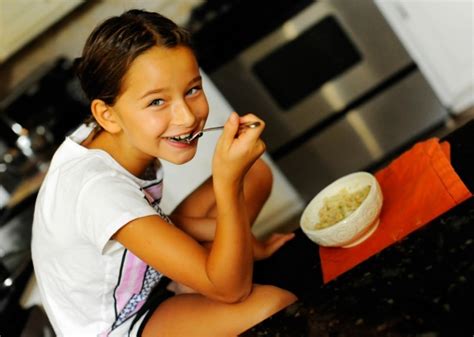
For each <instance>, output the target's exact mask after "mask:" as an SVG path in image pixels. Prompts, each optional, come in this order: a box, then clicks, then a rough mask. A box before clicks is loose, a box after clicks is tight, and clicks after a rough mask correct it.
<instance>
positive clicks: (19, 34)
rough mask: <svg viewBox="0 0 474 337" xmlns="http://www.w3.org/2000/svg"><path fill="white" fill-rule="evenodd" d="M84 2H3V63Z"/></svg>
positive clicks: (0, 5) (0, 11) (0, 6)
mask: <svg viewBox="0 0 474 337" xmlns="http://www.w3.org/2000/svg"><path fill="white" fill-rule="evenodd" d="M83 2H84V0H34V1H32V0H0V62H3V61H5V60H6V59H7V58H8V57H9V56H11V55H12V54H14V53H15V52H16V51H18V50H19V49H20V48H21V47H23V46H24V45H25V44H26V43H28V42H30V41H31V40H32V39H33V38H35V37H36V36H38V35H39V34H40V33H42V32H43V31H44V30H46V29H47V28H48V27H50V26H51V25H52V24H53V23H55V22H56V21H58V20H59V19H60V18H62V17H63V16H65V15H66V14H67V13H69V12H70V11H71V10H72V9H74V8H76V7H77V6H78V5H79V4H81V3H83Z"/></svg>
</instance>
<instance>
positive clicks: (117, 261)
mask: <svg viewBox="0 0 474 337" xmlns="http://www.w3.org/2000/svg"><path fill="white" fill-rule="evenodd" d="M90 131H91V129H90V128H88V127H86V126H84V125H83V126H81V127H80V128H79V129H78V130H76V131H75V132H74V134H72V135H71V136H70V137H67V138H66V139H65V141H64V142H63V143H62V144H61V146H60V147H59V148H58V150H57V151H56V153H55V154H54V156H53V158H52V161H51V164H50V167H49V170H48V173H47V175H46V178H45V180H44V182H43V184H42V187H41V189H40V191H39V193H38V197H37V200H36V206H35V214H34V220H33V238H32V258H33V265H34V270H35V275H36V279H37V282H38V286H39V290H40V294H41V299H42V302H43V305H44V308H45V310H46V313H47V315H48V317H49V319H50V321H51V323H52V325H53V327H54V330H55V332H56V334H57V335H58V336H66V337H73V336H78V337H79V336H80V337H87V336H128V335H129V334H130V335H134V333H130V332H129V329H130V325H131V322H132V321H133V319H134V318H135V316H136V315H135V313H136V312H137V310H138V309H140V308H141V307H142V306H143V304H144V302H145V300H146V298H147V297H148V295H149V293H150V291H151V289H152V288H153V287H154V286H156V285H157V284H158V282H159V281H160V279H161V278H162V274H161V273H159V272H158V271H156V270H154V269H153V268H152V267H150V266H148V265H147V264H145V263H144V262H143V261H141V260H140V259H138V258H137V257H136V256H134V255H133V254H132V253H131V252H130V251H128V250H127V249H126V248H125V247H124V246H122V245H121V244H120V243H119V242H117V241H115V240H113V239H111V237H112V236H113V234H114V233H115V232H116V231H117V230H118V229H120V228H121V227H122V226H124V225H125V224H127V223H128V222H130V221H131V220H133V219H136V218H139V217H144V216H148V215H156V214H159V215H161V216H162V217H163V218H165V219H166V220H167V221H169V220H168V219H167V217H166V216H165V215H164V214H162V212H161V210H160V209H159V207H158V203H159V200H160V198H161V191H162V174H161V170H160V169H156V170H154V171H153V173H154V176H155V177H154V179H152V180H142V179H139V178H137V177H135V176H133V175H132V174H131V173H129V172H128V171H127V170H125V169H124V168H123V167H122V166H120V165H119V164H118V163H117V162H116V161H115V160H114V159H113V158H112V157H111V156H110V155H108V154H107V153H106V152H104V151H101V150H94V149H92V150H90V149H87V148H85V147H83V146H81V145H80V143H81V142H82V141H83V140H84V139H85V138H86V137H87V135H88V134H89V133H90ZM138 325H139V324H136V325H135V326H138ZM134 330H136V329H135V328H134Z"/></svg>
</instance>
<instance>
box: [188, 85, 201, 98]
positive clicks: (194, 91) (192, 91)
mask: <svg viewBox="0 0 474 337" xmlns="http://www.w3.org/2000/svg"><path fill="white" fill-rule="evenodd" d="M199 91H201V87H200V86H196V87H193V88H191V89H190V90H189V91H188V96H192V95H194V94H196V93H197V92H199Z"/></svg>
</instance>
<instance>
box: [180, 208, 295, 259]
mask: <svg viewBox="0 0 474 337" xmlns="http://www.w3.org/2000/svg"><path fill="white" fill-rule="evenodd" d="M171 219H172V220H173V223H175V224H179V228H181V229H182V230H183V231H184V232H186V233H187V234H189V235H190V236H192V237H193V238H194V239H196V240H197V241H199V242H205V243H208V244H209V243H212V241H214V233H215V230H216V219H214V218H203V217H201V218H197V217H190V216H185V215H181V214H174V215H172V216H171ZM251 235H252V251H253V258H254V260H262V259H265V258H267V257H269V256H271V255H273V253H274V252H276V251H277V250H278V249H279V248H280V247H281V246H283V245H284V244H285V243H286V242H287V241H289V240H291V239H292V238H293V237H294V233H287V234H283V233H273V234H272V235H270V237H268V238H266V239H265V240H259V239H257V238H256V237H255V235H253V233H251Z"/></svg>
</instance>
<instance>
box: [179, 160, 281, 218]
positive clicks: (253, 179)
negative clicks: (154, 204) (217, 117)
mask: <svg viewBox="0 0 474 337" xmlns="http://www.w3.org/2000/svg"><path fill="white" fill-rule="evenodd" d="M272 184H273V175H272V172H271V169H270V168H269V167H268V165H267V164H266V163H265V162H264V161H263V160H262V159H259V160H257V161H256V162H255V164H254V165H253V166H252V167H251V168H250V170H249V172H248V173H247V175H246V176H245V180H244V194H245V203H246V206H247V213H248V215H249V218H250V223H253V222H254V221H255V219H256V218H257V216H258V214H259V213H260V211H261V209H262V207H263V205H264V204H265V202H266V201H267V199H268V197H269V195H270V192H271V189H272ZM173 213H176V214H182V215H186V216H189V217H196V218H200V217H211V218H212V217H215V216H216V199H215V196H214V189H213V187H212V177H211V178H209V179H208V180H206V181H205V182H204V183H203V184H202V185H201V186H199V187H198V188H197V189H196V190H195V191H193V192H192V193H191V194H190V195H189V196H188V197H187V198H186V199H185V200H184V201H183V202H182V203H181V204H179V205H178V207H176V209H175V211H174V212H173Z"/></svg>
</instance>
